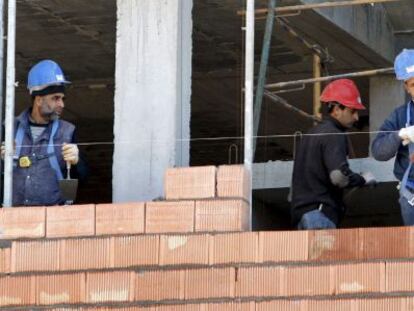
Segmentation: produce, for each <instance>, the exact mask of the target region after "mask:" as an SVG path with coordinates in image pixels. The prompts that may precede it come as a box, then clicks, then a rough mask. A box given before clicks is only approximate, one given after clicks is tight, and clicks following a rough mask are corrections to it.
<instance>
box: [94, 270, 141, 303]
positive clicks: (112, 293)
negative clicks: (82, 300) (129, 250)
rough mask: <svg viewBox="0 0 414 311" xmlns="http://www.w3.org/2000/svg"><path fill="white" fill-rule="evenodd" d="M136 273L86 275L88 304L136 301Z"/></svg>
mask: <svg viewBox="0 0 414 311" xmlns="http://www.w3.org/2000/svg"><path fill="white" fill-rule="evenodd" d="M134 274H135V273H134V272H132V271H117V272H105V273H104V272H96V273H95V272H94V273H87V274H86V302H87V303H99V302H127V301H133V299H134V289H133V288H134V287H133V284H134Z"/></svg>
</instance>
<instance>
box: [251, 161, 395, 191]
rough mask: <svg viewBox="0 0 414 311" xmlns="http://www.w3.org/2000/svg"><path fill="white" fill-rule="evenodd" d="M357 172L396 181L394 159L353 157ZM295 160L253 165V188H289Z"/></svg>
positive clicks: (351, 162) (384, 180) (352, 167)
mask: <svg viewBox="0 0 414 311" xmlns="http://www.w3.org/2000/svg"><path fill="white" fill-rule="evenodd" d="M349 162H350V166H351V169H352V170H353V171H355V172H366V171H370V172H373V173H374V175H375V177H376V178H377V181H378V182H389V181H396V179H395V177H394V175H393V173H392V171H393V167H394V159H392V160H389V161H387V162H378V161H376V160H374V159H373V158H364V159H351V160H350V161H349ZM292 171H293V161H273V162H267V163H255V164H254V165H253V189H255V190H256V189H257V190H259V189H274V188H288V187H290V185H291V180H292Z"/></svg>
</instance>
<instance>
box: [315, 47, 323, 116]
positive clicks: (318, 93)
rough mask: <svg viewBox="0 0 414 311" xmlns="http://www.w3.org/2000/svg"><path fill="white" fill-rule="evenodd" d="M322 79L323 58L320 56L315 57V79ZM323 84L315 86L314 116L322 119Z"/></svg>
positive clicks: (317, 83) (318, 83)
mask: <svg viewBox="0 0 414 311" xmlns="http://www.w3.org/2000/svg"><path fill="white" fill-rule="evenodd" d="M320 77H321V58H320V57H319V55H318V54H314V55H313V78H314V79H318V78H320ZM321 89H322V86H321V82H316V83H314V84H313V115H314V116H316V117H319V118H320V117H322V114H321Z"/></svg>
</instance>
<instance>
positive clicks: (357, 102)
mask: <svg viewBox="0 0 414 311" xmlns="http://www.w3.org/2000/svg"><path fill="white" fill-rule="evenodd" d="M321 101H322V102H324V103H329V102H338V103H340V104H342V105H343V106H345V107H348V108H350V109H357V110H363V109H365V107H364V105H363V104H362V102H361V95H360V93H359V91H358V88H357V87H356V85H355V83H354V82H353V81H352V80H349V79H339V80H335V81H332V82H331V83H329V84H328V85H327V86H326V87H325V89H324V90H323V92H322V95H321Z"/></svg>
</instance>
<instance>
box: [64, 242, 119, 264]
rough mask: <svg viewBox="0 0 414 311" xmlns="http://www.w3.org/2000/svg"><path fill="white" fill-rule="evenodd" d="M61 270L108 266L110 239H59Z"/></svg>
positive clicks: (109, 260)
mask: <svg viewBox="0 0 414 311" xmlns="http://www.w3.org/2000/svg"><path fill="white" fill-rule="evenodd" d="M60 242H61V249H60V261H61V270H63V271H67V270H86V269H101V268H110V267H111V266H112V265H111V252H110V250H111V239H110V238H102V239H68V240H61V241H60Z"/></svg>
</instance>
